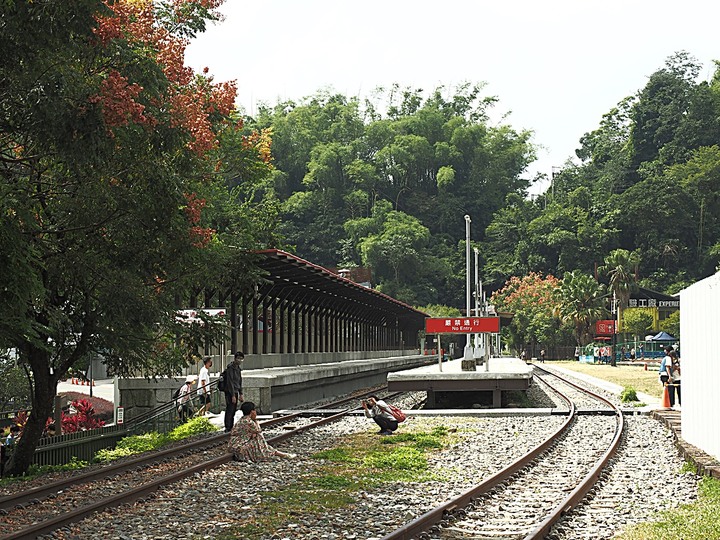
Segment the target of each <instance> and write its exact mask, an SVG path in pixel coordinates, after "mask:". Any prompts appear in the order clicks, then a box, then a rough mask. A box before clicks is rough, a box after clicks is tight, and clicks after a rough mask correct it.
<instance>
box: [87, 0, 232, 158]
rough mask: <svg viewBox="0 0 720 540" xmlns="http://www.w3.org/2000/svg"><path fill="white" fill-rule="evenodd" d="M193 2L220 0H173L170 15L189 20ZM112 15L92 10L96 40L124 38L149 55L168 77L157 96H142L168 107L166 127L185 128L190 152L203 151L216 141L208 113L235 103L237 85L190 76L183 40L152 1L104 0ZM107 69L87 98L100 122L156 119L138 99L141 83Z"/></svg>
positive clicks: (212, 4) (216, 1) (218, 0)
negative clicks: (97, 88)
mask: <svg viewBox="0 0 720 540" xmlns="http://www.w3.org/2000/svg"><path fill="white" fill-rule="evenodd" d="M189 4H195V5H197V6H200V7H201V8H203V9H206V10H210V11H211V10H214V9H216V8H217V7H218V6H220V5H221V4H222V0H174V1H173V2H172V8H173V11H174V14H173V18H174V19H173V20H174V21H175V22H179V23H181V24H182V23H183V22H185V21H187V20H189V17H190V15H189V14H190V13H191V12H192V10H191V9H187V8H188V5H189ZM105 5H106V6H107V7H108V9H109V11H110V13H111V15H101V16H97V17H96V18H97V24H98V25H97V28H96V29H95V36H96V37H97V39H98V44H99V45H100V46H103V47H107V46H109V45H110V44H111V43H112V41H113V40H125V41H127V42H129V43H131V44H135V45H137V46H139V47H142V48H143V49H145V50H147V51H151V52H150V54H152V55H154V58H155V60H156V61H157V63H158V65H160V66H161V68H162V70H163V73H164V75H165V77H166V78H167V80H168V82H169V83H170V84H169V85H168V87H167V89H166V90H165V93H164V95H163V96H161V98H160V101H162V102H163V103H158V99H157V98H158V97H157V96H146V97H145V99H146V101H147V102H148V103H155V104H157V105H158V106H161V108H164V109H167V110H169V113H170V120H169V124H170V127H174V128H179V129H182V130H184V131H185V132H186V133H188V134H189V135H190V140H189V142H188V143H187V146H188V148H189V149H190V150H192V151H193V152H195V153H197V154H199V155H203V154H205V153H206V152H207V151H209V150H211V149H213V148H215V147H216V146H217V136H216V133H215V130H214V129H213V121H215V120H217V119H213V118H212V116H213V115H216V114H219V115H221V116H227V115H228V114H229V113H230V112H231V111H232V110H233V109H234V106H235V105H234V104H235V96H236V94H237V85H236V83H235V82H234V81H230V82H224V83H220V84H213V82H212V77H209V76H207V75H202V76H197V77H196V76H195V73H194V72H193V70H192V69H191V68H189V67H186V66H185V65H184V60H185V48H186V47H187V44H188V41H187V39H185V38H182V37H179V36H176V35H173V34H172V33H171V32H170V31H168V29H167V28H165V27H163V26H162V25H161V24H158V21H157V18H156V14H155V11H154V8H155V5H154V3H153V2H134V1H130V0H106V1H105ZM115 73H117V72H114V70H110V71H109V72H108V73H107V74H106V75H105V77H106V80H105V82H104V83H103V84H102V85H101V89H100V92H99V94H97V95H96V96H92V97H91V98H90V101H91V102H92V103H100V104H101V106H102V112H103V115H104V118H105V122H106V124H107V125H108V127H109V128H117V127H121V126H125V125H127V123H129V122H134V123H137V124H141V125H152V123H153V122H155V119H154V118H153V117H152V116H151V115H149V114H148V113H146V112H145V110H144V106H143V105H142V104H141V103H139V101H141V100H142V98H143V97H144V96H143V88H142V87H141V86H139V85H137V84H136V83H131V82H130V81H128V80H127V79H125V78H124V77H123V76H122V75H120V74H119V73H117V74H115Z"/></svg>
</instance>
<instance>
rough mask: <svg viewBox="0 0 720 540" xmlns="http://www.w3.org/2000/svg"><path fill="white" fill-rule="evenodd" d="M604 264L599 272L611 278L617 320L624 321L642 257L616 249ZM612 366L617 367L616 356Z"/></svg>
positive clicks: (610, 283)
mask: <svg viewBox="0 0 720 540" xmlns="http://www.w3.org/2000/svg"><path fill="white" fill-rule="evenodd" d="M604 262H605V264H604V265H603V266H600V267H599V268H598V271H599V272H600V273H601V274H604V275H606V276H608V278H609V288H610V291H611V292H612V295H613V302H614V304H615V306H614V307H615V309H616V310H617V312H616V315H615V316H616V320H618V321H620V320H622V311H623V309H625V308H626V307H627V305H628V302H629V300H630V294H631V292H632V291H633V289H634V288H635V287H636V283H637V268H638V265H639V264H640V257H639V256H638V255H637V254H636V253H630V252H629V251H627V250H626V249H616V250H614V251H611V252H610V254H609V255H608V256H607V257H605V261H604ZM611 364H612V365H613V366H614V365H615V354H613V356H612V361H611Z"/></svg>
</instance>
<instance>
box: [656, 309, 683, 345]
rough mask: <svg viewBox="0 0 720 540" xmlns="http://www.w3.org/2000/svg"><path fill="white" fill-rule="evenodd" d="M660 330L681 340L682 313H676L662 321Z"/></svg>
mask: <svg viewBox="0 0 720 540" xmlns="http://www.w3.org/2000/svg"><path fill="white" fill-rule="evenodd" d="M660 330H662V331H664V332H667V333H668V334H670V335H671V336H673V337H676V338H678V339H680V311H674V312H673V313H671V314H670V315H668V316H667V317H666V318H665V319H663V320H662V321H660Z"/></svg>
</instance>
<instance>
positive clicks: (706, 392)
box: [680, 272, 720, 459]
mask: <svg viewBox="0 0 720 540" xmlns="http://www.w3.org/2000/svg"><path fill="white" fill-rule="evenodd" d="M680 302H681V305H682V309H681V310H680V333H681V343H682V346H681V349H680V352H681V363H680V366H681V372H682V379H681V380H682V406H681V409H682V413H681V415H682V438H683V439H685V440H686V441H687V442H688V443H690V444H692V445H694V446H697V447H698V448H700V449H701V450H703V451H705V452H706V453H707V454H709V455H711V456H713V457H715V458H716V459H720V430H718V429H717V423H718V418H720V397H718V395H716V394H715V392H717V388H718V380H719V379H720V335H719V334H720V332H719V331H720V272H718V273H717V274H715V275H714V276H710V277H708V278H706V279H703V280H702V281H699V282H697V283H695V284H693V285H691V286H690V287H688V288H687V289H685V290H683V291H681V292H680Z"/></svg>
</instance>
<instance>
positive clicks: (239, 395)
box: [225, 351, 245, 433]
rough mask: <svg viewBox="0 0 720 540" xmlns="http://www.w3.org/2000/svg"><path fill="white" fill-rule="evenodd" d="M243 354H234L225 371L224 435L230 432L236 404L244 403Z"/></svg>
mask: <svg viewBox="0 0 720 540" xmlns="http://www.w3.org/2000/svg"><path fill="white" fill-rule="evenodd" d="M244 359H245V354H244V353H243V352H242V351H238V352H236V353H235V357H234V358H233V361H232V362H231V363H230V365H229V366H228V367H227V369H226V370H225V433H230V431H232V428H233V425H234V424H235V413H236V412H237V408H238V404H240V403H242V402H243V401H244V399H243V391H242V361H243V360H244Z"/></svg>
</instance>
